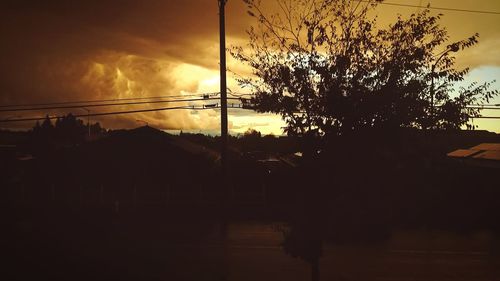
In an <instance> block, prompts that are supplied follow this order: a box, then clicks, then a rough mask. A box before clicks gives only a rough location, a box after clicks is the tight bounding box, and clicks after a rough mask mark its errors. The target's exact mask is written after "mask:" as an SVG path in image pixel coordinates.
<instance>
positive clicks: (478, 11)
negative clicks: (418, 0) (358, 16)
mask: <svg viewBox="0 0 500 281" xmlns="http://www.w3.org/2000/svg"><path fill="white" fill-rule="evenodd" d="M356 1H359V2H365V3H370V2H371V1H367V0H356ZM379 4H382V5H388V6H398V7H409V8H423V9H431V10H443V11H452V12H465V13H477V14H491V15H500V12H497V11H480V10H470V9H457V8H448V7H433V6H430V5H429V7H427V6H421V5H411V4H400V3H388V2H382V3H379Z"/></svg>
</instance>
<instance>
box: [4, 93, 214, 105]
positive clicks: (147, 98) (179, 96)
mask: <svg viewBox="0 0 500 281" xmlns="http://www.w3.org/2000/svg"><path fill="white" fill-rule="evenodd" d="M216 95H219V93H204V94H189V95H175V96H153V97H137V98H119V99H102V100H79V101H63V102H48V103H31V104H11V105H0V108H7V107H33V106H50V105H64V104H78V103H99V102H118V101H132V100H149V99H169V98H185V97H204V96H216Z"/></svg>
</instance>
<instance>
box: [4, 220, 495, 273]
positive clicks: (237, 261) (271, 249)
mask: <svg viewBox="0 0 500 281" xmlns="http://www.w3.org/2000/svg"><path fill="white" fill-rule="evenodd" d="M11 211H12V210H11ZM18 211H19V210H18ZM205 215H206V214H205ZM189 216H190V215H189V214H184V217H189ZM146 217H147V218H148V219H145V218H146ZM175 217H176V216H175V215H174V214H172V213H169V212H167V213H162V214H157V215H151V214H150V215H148V216H139V215H138V213H134V212H130V213H126V214H123V213H122V214H118V215H117V214H115V213H113V212H102V210H101V211H99V212H98V213H97V212H96V213H94V214H91V213H90V211H88V210H87V211H86V212H85V213H82V212H81V211H66V212H65V214H64V215H62V214H61V212H56V211H55V210H53V211H47V210H45V211H41V210H30V211H28V210H25V211H24V212H18V216H17V217H16V218H15V219H10V220H9V221H8V223H7V224H8V225H7V227H8V228H7V229H8V230H7V232H4V233H3V235H5V236H4V237H3V239H2V241H3V244H4V245H3V247H2V248H3V249H4V250H3V254H2V255H3V256H4V257H5V259H4V266H5V267H4V268H5V269H6V271H4V272H3V273H2V275H3V276H2V279H3V280H238V281H239V280H310V266H309V264H308V263H306V262H304V261H303V260H301V259H296V258H292V257H290V256H288V255H286V254H285V252H284V251H283V249H282V247H281V243H282V241H283V235H282V233H281V232H280V231H279V228H280V226H281V225H282V224H281V223H271V222H263V221H232V222H230V223H229V224H227V227H221V224H220V223H219V222H218V221H215V220H210V219H208V217H209V216H208V215H207V216H206V218H205V219H200V215H199V214H198V215H197V216H194V214H193V218H194V217H197V219H192V220H189V221H184V220H183V221H181V220H178V219H175ZM499 242H500V239H499V237H498V236H495V235H494V234H492V233H489V232H474V233H462V234H456V233H452V232H447V231H430V230H429V231H427V230H396V231H392V233H391V235H390V237H388V238H387V239H385V240H383V241H379V242H376V243H366V244H365V243H340V244H334V243H325V244H324V247H323V248H324V252H323V257H322V258H321V259H320V277H321V280H471V281H472V280H474V281H477V280H500V251H498V249H499V246H500V243H499Z"/></svg>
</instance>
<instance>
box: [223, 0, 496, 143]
mask: <svg viewBox="0 0 500 281" xmlns="http://www.w3.org/2000/svg"><path fill="white" fill-rule="evenodd" d="M244 2H245V3H246V4H247V6H248V8H249V10H248V13H249V15H250V16H251V17H254V18H255V19H256V20H257V24H256V25H255V26H253V27H251V28H250V29H249V30H248V35H249V44H248V45H247V46H245V47H243V46H236V47H233V48H232V49H231V54H232V55H233V57H234V58H236V59H237V60H239V61H241V62H243V63H246V64H247V65H249V66H250V67H251V68H252V70H253V76H252V77H250V78H241V79H240V80H239V82H240V84H241V85H242V86H243V87H249V88H250V89H251V90H252V91H253V93H254V94H256V96H255V98H253V99H252V103H253V104H255V105H256V110H257V111H259V112H273V113H277V114H280V115H281V116H282V117H283V119H284V120H285V121H286V123H287V127H286V129H285V131H286V132H287V133H288V134H289V135H293V136H302V137H304V136H305V137H309V138H317V137H321V136H325V135H326V136H328V135H345V134H349V133H351V132H354V131H358V130H361V129H366V128H400V127H412V128H421V129H429V128H433V129H459V128H460V127H461V126H463V125H465V124H467V123H468V122H469V120H470V118H471V117H477V116H479V114H480V112H479V110H478V109H473V108H470V107H468V105H471V104H475V103H485V102H488V101H489V100H490V99H491V98H493V97H494V96H496V95H498V91H489V90H488V89H489V87H490V85H491V83H484V84H472V85H470V86H469V87H467V88H460V89H459V90H458V92H454V89H455V88H456V82H459V81H462V80H463V79H464V76H465V75H466V74H467V73H468V72H469V69H468V68H466V69H463V70H457V69H456V68H455V67H454V64H455V57H454V55H453V54H454V53H456V52H459V51H461V50H463V49H466V48H469V47H471V46H473V45H475V44H476V43H477V38H478V34H474V35H472V36H471V37H470V38H467V39H465V40H461V41H457V42H451V43H450V42H448V38H449V37H448V35H447V31H446V29H445V28H443V27H441V26H440V25H439V21H440V18H441V15H437V16H432V15H430V11H429V9H424V10H422V11H421V12H418V13H416V14H412V15H411V16H410V17H408V18H402V17H401V16H399V17H398V18H397V20H396V21H395V22H394V23H392V24H391V25H389V26H388V27H386V28H378V27H377V20H376V17H371V16H370V11H372V10H373V9H375V8H376V7H377V5H378V4H379V3H381V2H382V0H369V1H350V0H277V1H276V3H277V7H278V8H279V10H278V11H279V12H278V13H275V14H270V15H269V14H266V13H265V8H264V7H263V5H262V4H261V1H260V0H244ZM309 144H310V145H311V143H309ZM312 145H314V144H312Z"/></svg>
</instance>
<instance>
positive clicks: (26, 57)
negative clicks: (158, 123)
mask: <svg viewBox="0 0 500 281" xmlns="http://www.w3.org/2000/svg"><path fill="white" fill-rule="evenodd" d="M232 2H234V3H232V5H231V7H232V10H235V11H240V12H241V13H243V14H244V9H239V8H241V6H242V3H241V1H232ZM1 9H2V10H1V11H0V26H1V27H0V32H1V37H2V44H1V46H0V60H1V61H2V64H1V65H0V103H2V104H11V103H30V102H48V101H61V100H64V101H65V100H81V99H85V100H87V99H95V98H110V97H113V98H114V97H124V96H127V97H128V96H148V95H158V94H162V95H163V94H165V95H169V94H172V95H174V94H175V95H177V94H179V92H180V91H196V90H197V84H196V83H195V82H192V81H191V82H185V81H184V82H183V83H181V82H179V81H177V80H179V77H175V75H174V73H173V71H174V70H175V68H176V66H178V65H179V64H183V63H184V64H190V65H198V66H202V67H205V68H209V69H217V68H218V49H217V48H218V16H217V10H218V6H217V1H215V0H187V1H174V0H167V1H165V0H164V1H131V0H121V1H118V0H112V1H94V0H91V1H61V0H49V1H8V2H4V3H3V4H2V8H1ZM236 13H237V12H233V13H231V14H233V15H234V14H236ZM236 18H238V17H236ZM236 30H238V32H236ZM244 30H245V27H243V26H241V24H236V23H235V22H234V24H230V19H229V18H228V33H229V32H231V33H233V35H234V36H235V37H237V36H238V34H241V33H242V32H243V31H244ZM181 80H182V79H181ZM177 115H179V114H177ZM180 115H183V116H185V117H186V116H188V114H184V113H182V114H180ZM150 116H153V117H154V116H155V115H151V114H150ZM184 119H186V118H182V120H181V122H180V123H182V124H186V123H188V124H187V125H188V126H195V124H189V122H187V121H186V120H184Z"/></svg>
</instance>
